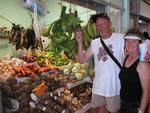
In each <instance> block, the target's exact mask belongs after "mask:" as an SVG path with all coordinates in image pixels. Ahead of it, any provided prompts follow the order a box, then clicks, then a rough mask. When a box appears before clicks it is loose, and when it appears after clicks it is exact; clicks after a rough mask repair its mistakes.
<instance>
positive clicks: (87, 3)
mask: <svg viewBox="0 0 150 113" xmlns="http://www.w3.org/2000/svg"><path fill="white" fill-rule="evenodd" d="M86 8H87V20H88V19H89V0H87V2H86Z"/></svg>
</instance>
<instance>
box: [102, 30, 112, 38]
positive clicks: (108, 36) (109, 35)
mask: <svg viewBox="0 0 150 113" xmlns="http://www.w3.org/2000/svg"><path fill="white" fill-rule="evenodd" d="M111 35H112V32H110V33H108V34H107V35H106V36H103V37H102V38H103V39H108V38H110V37H111Z"/></svg>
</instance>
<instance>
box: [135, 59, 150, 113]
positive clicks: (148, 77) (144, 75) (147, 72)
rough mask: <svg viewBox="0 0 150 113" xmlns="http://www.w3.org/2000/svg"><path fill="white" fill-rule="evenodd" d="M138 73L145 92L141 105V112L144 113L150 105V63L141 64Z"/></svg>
mask: <svg viewBox="0 0 150 113" xmlns="http://www.w3.org/2000/svg"><path fill="white" fill-rule="evenodd" d="M137 71H138V73H139V77H140V81H141V85H142V91H143V93H142V98H141V103H140V110H141V113H144V111H145V109H146V107H147V104H148V96H149V84H150V83H149V81H150V64H149V63H148V62H140V63H139V64H138V67H137Z"/></svg>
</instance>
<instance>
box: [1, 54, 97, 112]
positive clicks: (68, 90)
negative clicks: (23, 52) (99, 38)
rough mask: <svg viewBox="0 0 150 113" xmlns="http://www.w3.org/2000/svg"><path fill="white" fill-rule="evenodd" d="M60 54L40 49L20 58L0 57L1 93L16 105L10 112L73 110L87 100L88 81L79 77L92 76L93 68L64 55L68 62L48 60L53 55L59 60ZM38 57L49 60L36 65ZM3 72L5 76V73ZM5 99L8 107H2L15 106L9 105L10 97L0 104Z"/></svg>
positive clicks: (88, 91) (79, 108) (81, 107)
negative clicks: (42, 51) (59, 64)
mask: <svg viewBox="0 0 150 113" xmlns="http://www.w3.org/2000/svg"><path fill="white" fill-rule="evenodd" d="M36 56H38V57H36ZM44 56H45V57H44ZM62 56H63V55H62ZM62 56H61V55H60V56H59V57H60V58H58V56H55V54H54V53H53V52H49V53H45V52H44V53H43V54H42V53H37V54H34V57H33V56H22V57H20V58H21V59H23V60H21V59H18V58H12V59H11V58H10V59H7V60H1V62H0V66H1V68H0V69H1V76H0V79H1V82H0V87H1V89H2V90H1V91H2V93H3V94H4V95H3V96H4V97H5V98H6V97H9V98H11V99H14V100H16V102H18V103H19V108H17V110H15V111H14V112H13V113H43V112H44V113H62V112H64V113H75V112H76V111H78V110H81V109H84V106H85V105H87V104H88V103H90V98H91V87H92V84H91V83H90V82H85V81H82V80H84V78H86V77H90V76H93V75H94V72H93V70H92V69H91V68H90V65H89V64H79V63H76V62H75V61H72V60H69V59H68V58H67V57H64V56H63V57H64V58H65V60H64V61H67V62H68V63H67V62H66V65H65V64H62V63H61V66H55V65H53V64H57V63H54V62H52V61H55V62H56V61H57V60H56V59H55V57H56V58H58V59H61V60H59V61H60V62H63V60H62V59H63V58H62ZM33 58H34V59H33ZM40 59H42V60H43V62H45V60H46V61H50V62H49V63H47V64H48V65H45V66H44V65H41V66H40V64H39V63H38V61H39V60H40ZM54 59H55V60H54ZM25 60H26V61H28V63H27V62H25ZM30 61H31V62H30ZM51 63H53V64H51ZM38 64H39V65H38ZM66 70H69V72H67V71H66ZM3 72H5V73H7V75H8V76H7V77H5V75H4V74H3ZM2 78H5V79H2ZM81 81H82V82H81ZM79 83H80V84H79ZM68 84H69V85H70V86H69V87H68ZM77 92H78V93H77ZM8 103H9V104H10V107H9V108H7V107H5V109H6V110H8V109H10V110H12V109H15V108H12V107H11V106H12V105H11V102H10V101H3V105H4V106H5V105H7V104H8Z"/></svg>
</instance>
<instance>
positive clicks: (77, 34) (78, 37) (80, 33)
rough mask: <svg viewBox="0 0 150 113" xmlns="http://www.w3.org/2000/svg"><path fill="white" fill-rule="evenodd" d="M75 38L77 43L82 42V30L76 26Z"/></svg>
mask: <svg viewBox="0 0 150 113" xmlns="http://www.w3.org/2000/svg"><path fill="white" fill-rule="evenodd" d="M75 38H76V40H77V42H78V43H82V40H83V34H82V31H81V29H80V28H78V29H77V30H76V31H75Z"/></svg>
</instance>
